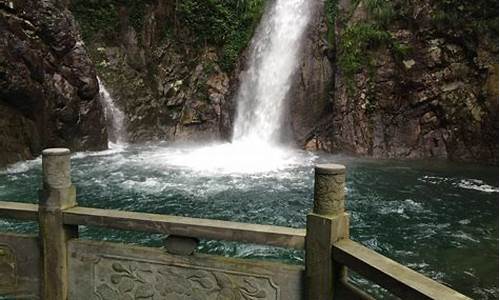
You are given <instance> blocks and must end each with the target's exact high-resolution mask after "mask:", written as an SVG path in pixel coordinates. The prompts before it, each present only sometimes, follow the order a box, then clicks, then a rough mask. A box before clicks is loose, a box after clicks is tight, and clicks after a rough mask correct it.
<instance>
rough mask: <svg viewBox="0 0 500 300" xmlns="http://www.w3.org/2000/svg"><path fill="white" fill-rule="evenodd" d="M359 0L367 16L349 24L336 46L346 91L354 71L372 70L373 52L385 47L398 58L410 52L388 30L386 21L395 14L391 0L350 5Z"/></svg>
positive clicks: (351, 82) (350, 87)
mask: <svg viewBox="0 0 500 300" xmlns="http://www.w3.org/2000/svg"><path fill="white" fill-rule="evenodd" d="M361 1H363V5H364V6H365V7H366V11H367V13H368V19H367V20H363V21H362V22H359V23H355V24H353V25H350V26H349V27H348V28H347V29H346V30H345V31H344V32H343V34H342V37H341V38H340V44H339V45H337V52H338V55H337V57H338V58H337V63H338V65H339V68H340V69H341V71H342V74H343V76H344V77H345V79H346V83H347V85H348V89H349V91H350V92H353V91H354V75H355V74H357V73H359V72H360V71H361V70H363V69H366V68H367V69H368V72H369V74H373V73H374V65H373V62H374V59H373V55H372V54H371V53H373V51H375V50H377V49H380V48H382V47H386V48H387V49H389V50H390V51H391V53H392V54H393V55H394V56H395V57H396V58H397V59H399V60H402V59H404V57H405V56H406V55H407V54H408V53H409V52H410V51H411V49H410V47H409V46H407V45H402V44H400V43H398V42H397V41H396V40H395V39H394V38H393V37H392V36H391V34H390V33H389V31H388V27H389V24H390V23H391V22H392V21H393V20H394V18H395V16H396V13H395V10H394V6H393V1H389V0H359V1H356V3H354V7H357V6H358V5H359V4H360V2H361ZM327 9H329V8H328V7H327ZM352 13H353V12H352ZM329 17H330V16H329Z"/></svg>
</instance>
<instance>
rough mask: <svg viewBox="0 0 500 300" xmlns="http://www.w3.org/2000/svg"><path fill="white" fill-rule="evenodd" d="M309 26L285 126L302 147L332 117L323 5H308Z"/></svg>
mask: <svg viewBox="0 0 500 300" xmlns="http://www.w3.org/2000/svg"><path fill="white" fill-rule="evenodd" d="M310 8H311V10H312V16H311V22H310V24H309V26H308V28H307V30H306V33H305V38H304V41H303V46H302V49H301V50H302V51H301V54H300V57H299V62H300V66H299V69H298V71H297V73H296V75H295V78H294V80H293V82H292V86H291V89H290V92H289V94H288V100H289V106H288V108H289V113H287V114H286V115H287V116H288V118H289V119H288V121H287V122H288V125H289V128H290V132H291V134H290V135H291V137H292V139H293V140H294V141H295V143H297V144H298V145H304V144H305V143H306V142H307V141H310V140H311V138H314V136H315V135H316V134H317V130H318V128H320V127H321V126H319V124H322V123H324V122H326V121H327V120H329V119H330V117H331V98H330V92H331V91H332V89H333V68H332V64H331V62H330V60H329V57H328V53H329V45H328V41H327V33H328V26H327V20H326V15H325V7H324V2H323V1H319V0H314V1H311V2H310Z"/></svg>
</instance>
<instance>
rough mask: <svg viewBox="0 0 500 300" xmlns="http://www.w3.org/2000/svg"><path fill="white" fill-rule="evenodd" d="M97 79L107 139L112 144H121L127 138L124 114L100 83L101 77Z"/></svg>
mask: <svg viewBox="0 0 500 300" xmlns="http://www.w3.org/2000/svg"><path fill="white" fill-rule="evenodd" d="M97 81H98V82H99V95H100V100H101V104H102V106H103V108H104V117H105V118H106V124H107V127H108V136H109V141H110V142H111V143H114V144H123V143H125V142H126V140H127V139H126V131H125V125H124V124H125V114H124V113H123V111H121V110H120V109H119V108H118V107H116V105H115V103H114V101H113V98H112V97H111V95H110V94H109V92H108V90H107V89H106V87H105V86H104V84H103V83H102V81H101V79H100V78H97Z"/></svg>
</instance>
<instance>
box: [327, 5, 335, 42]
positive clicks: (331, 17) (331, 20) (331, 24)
mask: <svg viewBox="0 0 500 300" xmlns="http://www.w3.org/2000/svg"><path fill="white" fill-rule="evenodd" d="M325 11H326V21H327V26H328V34H327V40H328V42H329V43H330V45H333V44H334V43H335V19H336V18H337V15H338V0H326V2H325Z"/></svg>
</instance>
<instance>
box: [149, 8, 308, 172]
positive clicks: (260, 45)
mask: <svg viewBox="0 0 500 300" xmlns="http://www.w3.org/2000/svg"><path fill="white" fill-rule="evenodd" d="M310 16H311V0H275V1H274V2H272V3H271V4H270V6H269V7H268V9H267V11H266V13H265V15H264V16H263V18H262V22H261V24H260V26H259V27H258V28H257V31H256V34H255V35H254V38H253V40H252V44H251V48H250V58H249V61H248V65H249V68H248V70H247V71H246V72H244V73H243V74H242V77H241V85H240V87H239V90H238V94H237V98H236V102H237V103H238V109H237V116H236V120H235V124H234V133H233V140H232V142H231V143H226V144H218V145H211V146H205V147H198V148H189V149H186V148H173V147H170V148H169V149H167V150H165V151H161V152H160V151H154V152H153V153H150V154H149V155H150V159H153V160H154V161H155V162H162V163H164V164H166V165H168V166H172V165H173V166H176V167H183V168H189V169H191V170H197V171H201V172H207V171H208V172H213V173H218V174H238V173H264V172H271V171H276V170H281V169H285V168H289V167H292V166H297V165H303V164H307V162H306V161H305V160H307V159H308V158H310V157H309V156H307V157H304V154H303V153H299V152H298V151H296V150H291V149H287V148H285V147H283V146H280V145H279V138H280V135H281V129H282V128H281V127H282V123H283V122H282V119H283V111H284V104H285V100H286V96H287V94H288V91H289V89H290V85H291V78H292V76H293V74H294V72H295V71H296V69H297V66H298V64H299V62H298V53H299V51H300V47H301V40H302V38H303V35H304V33H305V29H306V27H307V25H308V23H309V20H310V18H311V17H310Z"/></svg>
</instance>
